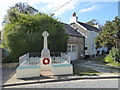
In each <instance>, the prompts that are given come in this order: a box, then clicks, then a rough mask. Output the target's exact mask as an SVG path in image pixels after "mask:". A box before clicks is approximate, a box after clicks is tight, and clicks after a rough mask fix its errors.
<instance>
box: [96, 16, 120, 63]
mask: <svg viewBox="0 0 120 90" xmlns="http://www.w3.org/2000/svg"><path fill="white" fill-rule="evenodd" d="M96 46H97V47H100V46H106V47H108V48H109V49H110V51H109V54H108V55H107V56H106V58H105V62H108V63H112V62H120V49H119V48H120V18H119V17H115V18H114V20H112V21H107V22H106V23H105V26H104V27H103V29H102V30H101V31H100V33H99V36H98V37H97V38H96Z"/></svg>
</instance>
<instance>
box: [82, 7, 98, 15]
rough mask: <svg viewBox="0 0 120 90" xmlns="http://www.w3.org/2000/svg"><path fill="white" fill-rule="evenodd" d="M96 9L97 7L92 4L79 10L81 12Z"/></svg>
mask: <svg viewBox="0 0 120 90" xmlns="http://www.w3.org/2000/svg"><path fill="white" fill-rule="evenodd" d="M96 9H98V7H97V6H96V5H94V6H91V7H89V8H84V9H81V10H80V12H81V13H82V12H89V11H93V10H96Z"/></svg>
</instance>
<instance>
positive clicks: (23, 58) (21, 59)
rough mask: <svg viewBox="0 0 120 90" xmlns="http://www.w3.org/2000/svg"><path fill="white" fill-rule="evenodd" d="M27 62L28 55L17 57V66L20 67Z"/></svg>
mask: <svg viewBox="0 0 120 90" xmlns="http://www.w3.org/2000/svg"><path fill="white" fill-rule="evenodd" d="M27 60H29V53H27V54H25V55H23V56H21V57H19V65H21V64H22V63H23V62H24V63H25V62H26V61H27Z"/></svg>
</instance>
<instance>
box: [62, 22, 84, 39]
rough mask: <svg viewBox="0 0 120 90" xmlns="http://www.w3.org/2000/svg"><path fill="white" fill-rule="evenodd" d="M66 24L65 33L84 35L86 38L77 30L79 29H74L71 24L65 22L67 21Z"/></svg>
mask: <svg viewBox="0 0 120 90" xmlns="http://www.w3.org/2000/svg"><path fill="white" fill-rule="evenodd" d="M64 25H65V33H66V34H68V35H70V36H77V37H83V38H84V36H83V35H82V34H80V33H79V32H77V30H76V29H74V28H73V27H72V26H71V25H69V24H65V23H64Z"/></svg>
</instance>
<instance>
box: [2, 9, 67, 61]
mask: <svg viewBox="0 0 120 90" xmlns="http://www.w3.org/2000/svg"><path fill="white" fill-rule="evenodd" d="M12 12H13V13H14V14H15V15H14V14H9V12H8V17H9V16H10V17H11V18H8V20H9V21H10V22H7V23H5V24H4V28H3V29H4V30H3V31H4V34H3V43H2V45H3V46H4V47H5V48H7V49H8V50H9V56H10V58H9V59H10V60H15V61H16V60H17V59H18V57H19V56H21V55H23V54H25V53H27V52H40V51H41V50H42V48H43V37H42V32H43V31H48V32H49V34H50V36H49V38H48V45H49V49H50V51H51V52H58V51H59V52H65V51H66V47H67V35H65V30H64V29H63V24H61V23H60V22H59V21H57V19H54V18H52V17H51V16H48V15H46V14H41V13H35V14H24V13H21V12H16V11H12Z"/></svg>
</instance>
